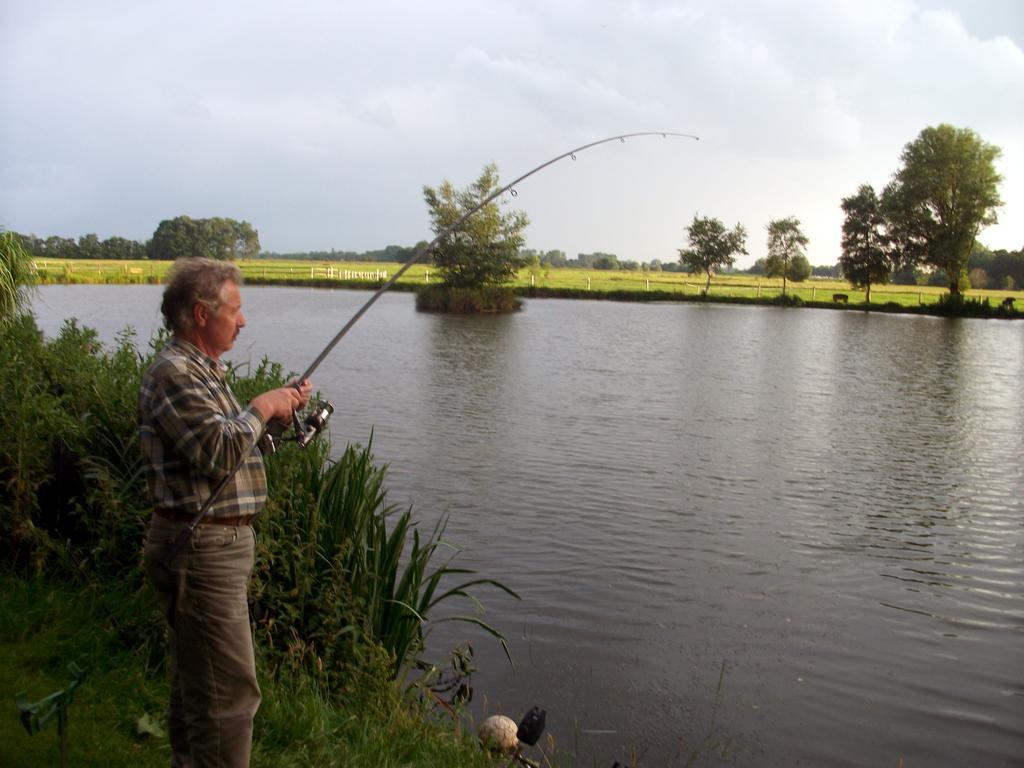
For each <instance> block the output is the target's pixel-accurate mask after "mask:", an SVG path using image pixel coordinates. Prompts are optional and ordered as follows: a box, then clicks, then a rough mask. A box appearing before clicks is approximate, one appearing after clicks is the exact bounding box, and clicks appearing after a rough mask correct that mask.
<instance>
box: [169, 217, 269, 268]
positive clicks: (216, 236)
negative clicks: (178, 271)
mask: <svg viewBox="0 0 1024 768" xmlns="http://www.w3.org/2000/svg"><path fill="white" fill-rule="evenodd" d="M259 251H260V238H259V235H258V234H257V232H256V230H255V229H253V227H252V225H251V224H250V223H249V222H247V221H235V220H234V219H229V218H225V217H221V216H216V217H214V218H212V219H193V218H191V217H189V216H177V217H175V218H173V219H165V220H163V221H161V222H160V223H159V224H158V225H157V228H156V231H155V232H154V233H153V239H152V240H150V244H149V253H150V258H152V259H164V260H167V261H173V260H174V259H180V258H183V257H186V256H202V257H204V258H207V259H219V260H222V261H224V260H235V259H249V258H252V257H253V256H256V255H257V254H258V253H259Z"/></svg>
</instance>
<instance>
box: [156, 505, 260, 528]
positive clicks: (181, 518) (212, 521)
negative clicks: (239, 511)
mask: <svg viewBox="0 0 1024 768" xmlns="http://www.w3.org/2000/svg"><path fill="white" fill-rule="evenodd" d="M153 514H155V515H156V516H157V517H162V518H163V519H164V520H172V521H174V522H175V523H191V522H192V521H193V520H194V519H195V516H196V515H195V513H194V512H182V511H180V510H176V509H159V508H158V509H154V510H153ZM255 519H256V515H235V516H233V517H211V516H210V515H203V519H202V520H200V521H199V524H200V525H230V526H239V525H251V524H252V521H253V520H255Z"/></svg>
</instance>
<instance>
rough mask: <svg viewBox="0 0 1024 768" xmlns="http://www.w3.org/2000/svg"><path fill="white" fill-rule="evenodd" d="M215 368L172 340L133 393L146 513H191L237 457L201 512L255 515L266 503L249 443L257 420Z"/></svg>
mask: <svg viewBox="0 0 1024 768" xmlns="http://www.w3.org/2000/svg"><path fill="white" fill-rule="evenodd" d="M225 371H226V367H225V366H224V364H223V363H220V362H218V361H216V360H214V359H213V358H211V357H208V356H207V355H204V354H203V353H202V352H200V351H199V350H198V349H197V348H196V347H194V346H193V345H192V344H190V343H189V342H187V341H185V340H183V339H179V338H174V339H172V340H171V341H170V342H169V343H168V344H167V346H165V347H164V348H163V349H162V350H160V352H159V353H157V355H156V358H155V359H154V361H153V363H152V365H150V366H149V369H148V370H147V371H146V373H145V375H144V376H143V377H142V386H141V388H140V390H139V437H140V442H141V447H142V458H143V463H144V464H145V470H146V482H147V484H148V486H149V495H150V499H151V500H152V502H153V506H155V507H158V508H162V509H167V510H172V511H175V512H186V513H189V514H196V513H198V512H199V508H200V507H201V506H202V505H203V503H205V502H206V500H207V499H208V498H210V494H211V493H213V489H214V487H216V485H217V483H218V482H219V481H221V480H222V479H223V478H224V477H225V476H226V475H227V474H228V472H230V471H231V468H232V467H233V466H234V465H235V462H236V461H237V460H238V458H239V456H240V455H241V453H242V452H248V453H249V456H248V458H246V460H245V462H244V463H243V464H242V466H241V467H240V468H239V470H238V472H237V473H236V474H235V476H234V478H233V479H232V480H231V482H229V483H228V484H227V487H226V488H225V489H224V491H223V492H222V493H221V494H220V496H219V497H218V499H217V501H216V502H214V504H213V507H212V508H211V509H210V510H209V512H208V513H207V514H208V516H212V517H233V516H236V515H255V514H257V513H259V511H260V510H261V509H262V508H263V505H264V503H265V502H266V500H267V478H266V475H265V474H264V471H263V455H262V454H261V453H260V451H259V450H253V444H254V443H255V441H256V440H257V439H258V438H259V437H260V435H261V434H262V433H263V428H264V426H265V424H264V421H263V417H262V416H260V414H259V412H258V411H256V410H255V409H254V408H252V407H249V408H246V409H245V410H242V408H241V407H240V406H239V405H238V401H237V400H236V399H235V396H234V395H233V394H232V393H231V390H230V389H228V386H227V384H226V383H225V381H224V374H225Z"/></svg>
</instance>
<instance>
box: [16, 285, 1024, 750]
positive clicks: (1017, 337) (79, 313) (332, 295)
mask: <svg viewBox="0 0 1024 768" xmlns="http://www.w3.org/2000/svg"><path fill="white" fill-rule="evenodd" d="M160 291H161V287H160V286H48V287H44V288H42V289H40V291H39V293H38V295H37V296H36V298H35V300H34V303H33V306H34V310H35V312H36V314H37V317H38V318H39V322H40V325H41V327H42V328H43V329H44V330H45V331H46V332H47V333H48V334H50V335H53V334H55V333H56V332H57V331H58V330H59V327H60V325H61V323H62V320H63V318H65V317H70V316H75V317H78V318H80V320H81V321H82V323H83V324H85V325H88V326H90V327H94V328H96V329H97V330H98V331H99V332H100V334H101V338H103V339H104V340H107V341H110V340H112V339H113V338H114V337H115V334H116V333H117V331H118V330H119V329H121V328H123V327H124V326H125V325H126V324H131V325H132V326H133V327H135V328H136V329H137V330H138V331H139V332H140V333H141V334H142V336H143V338H144V339H148V337H149V334H150V333H151V332H152V329H153V328H154V327H156V325H157V324H158V320H159V317H158V306H159V301H160ZM369 295H370V294H369V293H362V292H349V291H317V290H309V289H298V288H294V289H293V288H264V287H246V288H244V289H243V301H244V303H245V313H246V316H247V318H248V323H249V324H248V326H247V327H246V328H245V329H244V330H243V331H242V335H241V336H240V337H239V339H238V341H237V343H236V348H235V349H234V350H233V351H232V352H231V353H230V355H229V357H230V358H231V359H232V360H235V361H241V362H244V361H247V360H251V361H253V362H258V361H259V359H260V358H261V357H263V356H264V355H267V356H269V357H270V358H271V359H274V360H277V361H279V362H281V363H282V364H283V365H284V366H285V367H286V368H287V369H291V370H294V371H301V370H304V369H305V368H306V367H307V366H308V365H309V363H310V362H311V361H312V360H313V359H314V358H315V357H316V355H317V354H318V353H319V351H320V350H321V349H322V348H323V346H324V345H325V344H326V343H327V342H328V341H329V340H330V338H331V337H332V336H333V335H334V333H335V332H336V331H337V330H338V329H339V328H340V327H341V326H342V325H343V324H344V323H345V322H346V321H347V320H348V319H349V318H350V317H351V316H352V314H353V313H354V312H355V311H356V309H357V308H358V307H359V306H361V305H362V303H363V302H365V301H366V299H368V298H369ZM313 382H314V385H315V386H316V387H317V388H319V389H320V390H321V391H322V392H323V393H324V394H325V396H327V397H329V398H330V399H332V400H333V401H334V403H335V405H336V407H337V412H336V413H335V415H334V417H333V419H332V423H331V432H332V438H333V440H334V442H335V446H336V450H337V449H340V447H342V446H343V445H344V443H345V442H346V441H357V442H362V443H365V442H366V441H367V440H368V439H369V436H370V433H371V430H372V432H373V449H374V452H375V454H376V456H377V458H378V460H379V461H381V462H386V463H388V464H389V465H390V475H389V477H390V482H389V488H390V497H391V500H392V501H393V502H397V503H401V504H403V505H404V504H409V503H411V504H412V505H413V507H414V510H415V514H416V516H417V517H418V518H419V519H420V520H421V521H422V523H421V524H422V525H431V524H433V522H434V521H435V520H437V519H438V518H439V517H440V516H442V515H447V516H448V518H449V521H450V522H449V526H448V538H449V539H450V540H451V541H452V542H455V543H457V544H458V545H460V546H461V547H463V548H464V551H463V552H462V553H461V554H460V555H459V557H458V559H457V561H456V562H457V563H461V564H463V565H465V566H467V567H471V568H475V569H477V570H479V571H480V572H481V574H482V575H485V576H488V577H493V578H496V579H499V580H501V581H503V582H504V583H506V584H508V585H509V586H510V587H512V588H513V589H515V590H516V591H517V592H519V593H520V595H521V596H522V601H520V602H517V601H514V600H512V599H511V598H508V597H506V596H504V595H502V594H501V593H497V592H494V591H491V592H483V593H481V597H482V599H483V601H484V603H485V604H486V607H487V612H486V614H485V615H484V617H483V618H484V619H485V620H487V621H488V622H490V623H492V624H493V625H495V626H496V627H498V628H499V629H501V630H502V631H503V632H504V633H505V635H506V636H507V637H508V639H509V644H510V647H511V651H512V655H513V658H514V660H515V668H514V669H512V668H510V667H509V665H508V662H507V661H506V660H505V659H504V654H503V652H502V651H501V649H500V647H499V646H498V645H497V644H496V643H495V642H494V641H492V640H491V639H489V638H488V637H486V636H483V635H481V634H480V633H479V632H473V631H472V630H469V629H467V628H465V627H461V626H459V625H456V624H442V625H439V626H438V628H437V630H436V631H435V633H434V635H432V637H431V649H432V651H433V652H434V653H435V655H443V653H444V651H445V649H447V648H449V647H451V646H453V645H455V644H456V643H458V642H461V641H463V640H466V639H469V640H471V641H472V643H473V647H474V649H475V651H476V660H477V664H478V666H480V667H481V669H480V671H479V672H478V673H477V674H475V675H474V678H473V684H474V688H475V694H476V695H475V698H474V701H473V704H472V710H473V713H474V714H475V716H476V717H477V718H480V717H481V716H482V715H484V714H491V713H494V712H498V711H500V712H504V713H506V714H509V715H510V716H512V717H513V718H514V719H516V720H518V719H519V718H520V717H521V715H522V714H523V713H524V712H525V711H526V710H527V709H528V708H529V707H530V706H532V705H534V704H539V705H540V706H542V707H543V708H545V709H547V710H548V719H547V722H548V728H547V733H549V734H551V735H553V736H554V738H555V742H556V745H557V747H558V749H559V750H565V751H566V752H568V753H573V754H576V755H577V758H578V760H577V762H578V764H579V765H588V766H589V765H597V766H602V768H607V766H611V764H612V762H613V761H614V760H620V761H622V762H626V761H627V760H628V762H629V763H630V764H632V763H633V762H634V757H633V756H634V755H636V756H637V758H638V759H639V762H640V764H641V765H643V766H663V765H677V766H683V765H688V764H696V765H736V766H794V765H807V766H825V765H827V766H864V765H873V766H883V765H884V766H893V768H895V767H896V766H898V765H900V761H901V760H902V761H903V764H904V765H905V766H907V767H908V768H913V766H1009V765H1022V764H1024V470H1022V466H1021V457H1022V455H1024V396H1022V395H1024V324H1020V323H1015V322H1009V321H996V320H950V319H941V318H930V317H917V316H905V315H883V314H870V313H862V312H856V311H828V310H812V309H800V310H793V309H783V308H768V307H735V306H724V305H701V304H654V305H651V304H625V303H612V302H604V301H593V302H572V301H560V300H532V301H529V302H527V303H526V305H525V309H524V310H523V311H522V312H520V313H518V314H516V315H511V316H501V317H461V316H445V315H431V314H419V313H417V312H416V311H415V308H414V301H413V298H412V296H410V295H408V294H386V295H385V296H384V297H383V298H382V299H381V300H380V301H379V302H378V303H377V305H375V306H374V307H373V308H372V309H371V310H370V312H369V313H368V314H367V315H366V316H365V317H364V318H363V319H362V320H361V321H360V322H359V323H358V324H357V325H356V326H355V327H354V328H353V330H352V332H351V333H350V334H349V335H348V336H347V337H346V338H345V339H344V340H343V341H342V342H341V343H340V344H339V345H338V347H337V348H336V349H335V350H334V351H333V353H332V354H331V356H329V357H328V358H327V359H326V360H325V361H324V363H323V364H322V366H321V367H320V369H319V370H318V371H317V372H316V373H315V375H314V376H313ZM527 754H529V755H530V756H531V757H533V758H534V759H536V758H538V757H539V755H538V753H537V751H536V750H528V752H527Z"/></svg>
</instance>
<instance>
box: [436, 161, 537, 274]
mask: <svg viewBox="0 0 1024 768" xmlns="http://www.w3.org/2000/svg"><path fill="white" fill-rule="evenodd" d="M500 188H501V184H500V182H499V181H498V167H497V166H496V165H495V164H494V163H489V164H488V165H486V166H484V169H483V172H482V173H481V174H480V177H479V178H478V179H477V180H476V181H475V182H473V183H472V184H471V185H470V186H469V187H467V188H466V189H464V190H462V191H459V190H456V189H455V187H454V186H453V185H452V183H451V182H450V181H448V180H447V179H445V180H444V181H442V182H441V185H440V186H439V187H438V188H437V189H434V188H433V187H429V186H425V187H423V198H424V199H425V200H426V202H427V207H428V208H429V209H430V211H429V213H430V224H431V227H432V229H433V231H434V234H435V235H439V234H441V232H443V231H444V230H445V229H447V228H448V227H450V226H451V225H453V224H454V223H455V222H456V221H458V220H459V218H461V217H462V216H464V215H465V214H467V213H468V212H469V211H471V210H472V209H473V208H475V207H476V206H477V205H479V204H480V203H482V202H483V201H484V200H486V199H487V198H488V197H489V196H490V195H491V194H493V193H494V192H496V191H497V190H498V189H500ZM528 223H529V219H528V218H527V216H526V214H525V213H524V212H522V211H511V212H509V213H506V214H503V213H502V212H501V208H500V207H499V205H498V203H497V202H495V201H493V200H492V201H491V202H490V203H488V204H487V205H485V206H484V207H483V208H482V209H481V210H480V211H478V212H477V213H476V214H474V215H473V216H471V217H470V218H469V219H467V220H466V221H465V222H463V223H462V224H461V225H460V226H459V227H458V228H457V229H456V230H455V231H454V232H452V233H450V234H449V235H448V236H447V237H445V238H444V239H443V240H442V241H441V242H440V243H438V244H437V246H435V248H434V264H436V265H437V267H438V269H439V270H440V273H441V280H442V282H443V283H444V284H445V285H447V286H448V287H450V288H481V287H484V286H497V285H501V284H502V283H505V282H508V281H509V280H511V279H512V278H513V277H515V274H516V272H517V270H519V268H520V267H522V266H523V260H522V258H521V257H520V256H519V250H520V249H521V248H522V246H523V243H524V242H525V241H526V238H525V237H523V234H522V232H523V230H524V229H525V228H526V225H527V224H528Z"/></svg>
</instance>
